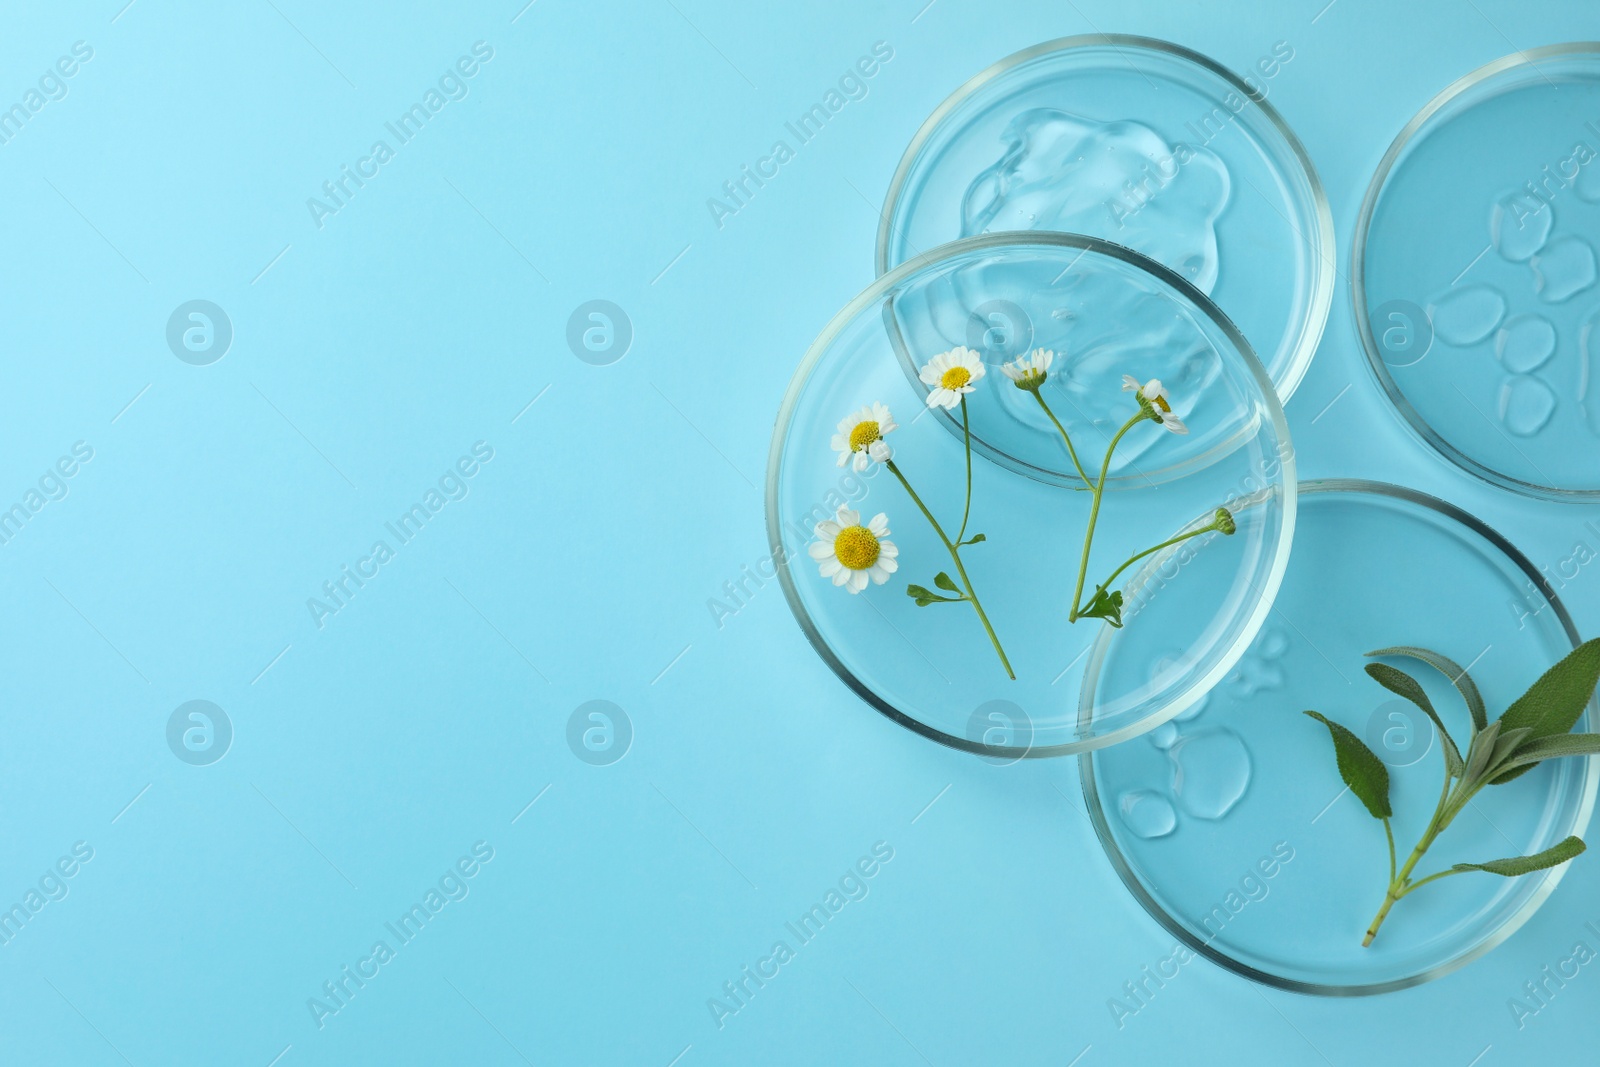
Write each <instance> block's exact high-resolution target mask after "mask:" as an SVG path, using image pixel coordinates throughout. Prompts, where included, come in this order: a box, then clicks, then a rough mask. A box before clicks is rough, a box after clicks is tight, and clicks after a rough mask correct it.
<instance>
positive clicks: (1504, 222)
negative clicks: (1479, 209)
mask: <svg viewBox="0 0 1600 1067" xmlns="http://www.w3.org/2000/svg"><path fill="white" fill-rule="evenodd" d="M1554 226H1555V209H1554V208H1552V207H1551V206H1550V205H1549V204H1546V203H1545V202H1544V201H1543V200H1540V199H1538V198H1537V197H1534V196H1530V195H1528V194H1527V193H1523V192H1518V193H1507V194H1506V195H1505V196H1503V197H1501V198H1500V199H1499V200H1498V201H1497V202H1496V203H1495V205H1494V209H1493V210H1492V211H1491V212H1490V213H1489V239H1490V240H1491V241H1493V242H1494V247H1495V251H1497V252H1499V253H1500V254H1501V255H1502V256H1504V257H1505V258H1506V259H1509V260H1510V261H1511V262H1513V263H1522V262H1524V261H1526V260H1527V259H1528V257H1529V256H1532V255H1533V254H1534V253H1535V252H1537V251H1539V249H1541V248H1543V247H1544V243H1545V241H1547V240H1549V239H1550V231H1551V229H1552V228H1554Z"/></svg>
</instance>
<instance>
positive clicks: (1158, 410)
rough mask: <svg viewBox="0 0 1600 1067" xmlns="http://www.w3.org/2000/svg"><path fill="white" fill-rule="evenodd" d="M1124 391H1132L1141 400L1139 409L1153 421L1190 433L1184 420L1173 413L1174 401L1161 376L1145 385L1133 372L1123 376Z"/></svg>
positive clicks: (1171, 428)
mask: <svg viewBox="0 0 1600 1067" xmlns="http://www.w3.org/2000/svg"><path fill="white" fill-rule="evenodd" d="M1122 388H1123V391H1124V392H1130V393H1132V394H1133V395H1134V399H1136V400H1137V401H1138V402H1139V410H1141V411H1143V412H1144V413H1145V414H1146V415H1148V416H1149V417H1150V420H1151V421H1152V422H1159V423H1160V424H1161V425H1162V426H1163V427H1165V428H1166V429H1168V430H1171V431H1172V432H1173V433H1188V432H1189V427H1187V426H1185V425H1184V424H1183V420H1182V419H1180V418H1178V416H1176V415H1174V414H1173V413H1172V401H1171V400H1170V399H1169V398H1168V397H1167V388H1166V386H1164V385H1162V384H1161V379H1160V378H1151V379H1150V380H1149V381H1148V382H1145V383H1144V384H1143V385H1140V384H1139V379H1137V378H1135V377H1134V376H1133V375H1131V374H1124V375H1123V376H1122Z"/></svg>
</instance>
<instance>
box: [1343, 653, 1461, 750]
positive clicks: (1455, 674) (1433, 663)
mask: <svg viewBox="0 0 1600 1067" xmlns="http://www.w3.org/2000/svg"><path fill="white" fill-rule="evenodd" d="M1367 655H1369V656H1409V657H1410V658H1412V659H1416V660H1421V661H1422V662H1423V663H1426V664H1427V665H1428V666H1430V667H1432V668H1433V669H1434V670H1436V671H1438V672H1439V673H1441V674H1443V675H1444V676H1445V677H1447V678H1449V679H1450V684H1452V685H1454V686H1455V687H1456V691H1457V692H1459V693H1460V694H1461V699H1462V700H1464V701H1466V702H1467V710H1468V711H1469V712H1471V713H1472V732H1473V733H1477V732H1478V731H1479V730H1481V729H1483V728H1484V727H1485V726H1488V725H1489V710H1488V709H1487V708H1485V707H1484V706H1483V695H1482V694H1481V693H1479V692H1478V683H1476V682H1474V681H1473V680H1472V675H1470V674H1468V673H1467V672H1466V669H1465V668H1463V667H1459V666H1457V665H1456V663H1455V661H1454V660H1449V659H1446V658H1445V657H1443V656H1441V655H1439V653H1437V652H1429V651H1428V650H1427V649H1425V648H1417V647H1415V646H1414V645H1393V646H1391V647H1389V648H1380V649H1378V650H1377V651H1376V652H1368V653H1367Z"/></svg>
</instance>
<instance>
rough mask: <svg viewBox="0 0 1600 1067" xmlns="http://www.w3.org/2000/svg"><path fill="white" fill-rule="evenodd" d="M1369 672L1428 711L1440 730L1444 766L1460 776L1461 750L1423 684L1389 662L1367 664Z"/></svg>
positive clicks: (1389, 687)
mask: <svg viewBox="0 0 1600 1067" xmlns="http://www.w3.org/2000/svg"><path fill="white" fill-rule="evenodd" d="M1367 674H1368V675H1370V676H1371V677H1372V680H1373V681H1375V682H1377V683H1378V684H1379V685H1381V686H1383V687H1384V688H1385V689H1387V690H1389V692H1391V693H1394V694H1395V695H1397V696H1402V697H1405V698H1406V699H1407V700H1409V701H1411V703H1413V704H1415V705H1416V706H1417V707H1419V708H1421V709H1422V710H1423V711H1425V712H1427V714H1428V718H1430V719H1432V720H1433V725H1434V726H1435V727H1437V728H1438V730H1439V741H1440V748H1442V749H1443V750H1444V767H1445V770H1446V771H1447V772H1448V773H1449V775H1450V777H1452V778H1460V777H1461V772H1462V762H1461V750H1460V749H1458V748H1456V742H1455V738H1453V737H1451V736H1450V731H1449V730H1446V729H1445V728H1444V720H1443V719H1441V718H1439V713H1438V712H1437V711H1434V710H1433V702H1432V701H1430V700H1429V699H1428V694H1427V693H1425V692H1423V689H1422V685H1421V683H1419V682H1418V681H1417V680H1416V679H1415V678H1413V677H1411V675H1409V674H1407V673H1406V672H1405V671H1402V670H1399V669H1398V668H1395V667H1391V666H1389V665H1388V664H1387V663H1369V664H1367Z"/></svg>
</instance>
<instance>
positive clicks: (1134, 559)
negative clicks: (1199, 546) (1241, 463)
mask: <svg viewBox="0 0 1600 1067" xmlns="http://www.w3.org/2000/svg"><path fill="white" fill-rule="evenodd" d="M1221 528H1222V527H1220V526H1218V525H1217V524H1216V523H1215V522H1212V523H1211V524H1210V525H1209V526H1202V527H1200V529H1198V530H1190V531H1189V532H1188V533H1185V534H1179V535H1178V536H1177V537H1169V538H1167V539H1166V540H1165V541H1163V542H1161V543H1160V544H1159V545H1153V546H1151V547H1150V548H1147V549H1145V550H1144V551H1143V552H1140V553H1138V554H1137V555H1133V556H1129V557H1128V559H1127V560H1126V561H1125V562H1124V563H1123V564H1122V566H1120V567H1118V568H1117V569H1116V570H1114V571H1112V572H1111V577H1109V578H1107V579H1106V580H1105V581H1103V582H1101V583H1100V584H1099V585H1097V586H1095V592H1096V593H1099V592H1100V590H1102V589H1109V588H1110V587H1111V583H1112V582H1114V581H1116V580H1117V575H1119V574H1121V573H1122V572H1123V571H1125V570H1127V569H1128V568H1129V567H1131V566H1133V565H1134V564H1135V563H1138V562H1139V561H1140V560H1141V559H1144V558H1145V557H1146V556H1148V555H1150V554H1151V553H1154V552H1160V551H1161V550H1162V549H1163V548H1171V547H1172V546H1173V545H1176V544H1179V543H1181V542H1184V541H1187V540H1189V538H1191V537H1199V536H1200V535H1201V534H1207V533H1211V532H1212V531H1213V530H1220V529H1221Z"/></svg>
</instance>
